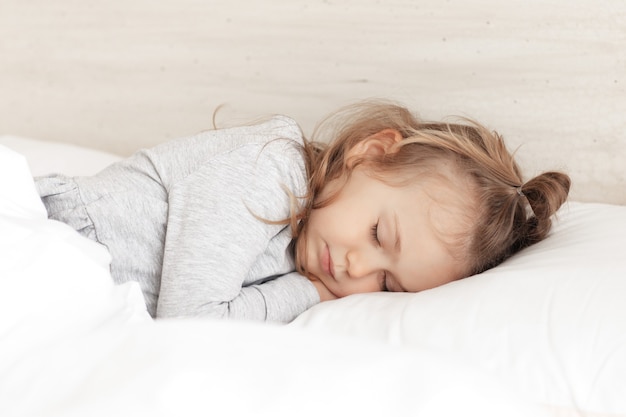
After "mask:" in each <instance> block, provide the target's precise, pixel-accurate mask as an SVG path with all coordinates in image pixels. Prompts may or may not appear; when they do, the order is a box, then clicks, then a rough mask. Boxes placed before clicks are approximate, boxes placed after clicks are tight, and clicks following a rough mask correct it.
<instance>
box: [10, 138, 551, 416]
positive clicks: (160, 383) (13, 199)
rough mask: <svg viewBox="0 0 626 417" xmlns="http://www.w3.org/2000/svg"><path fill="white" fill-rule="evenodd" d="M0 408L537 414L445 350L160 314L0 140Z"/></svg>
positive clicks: (59, 412) (14, 411)
mask: <svg viewBox="0 0 626 417" xmlns="http://www.w3.org/2000/svg"><path fill="white" fill-rule="evenodd" d="M0 230H1V231H2V233H0V416H3V417H8V416H64V417H65V416H81V417H82V416H150V417H154V416H174V415H175V416H182V415H184V416H195V415H198V416H199V415H202V416H206V415H220V416H228V415H237V416H241V415H254V416H265V415H267V416H270V415H271V416H293V415H311V416H313V415H316V416H318V415H330V416H335V415H336V416H349V415H393V416H405V415H406V416H408V415H414V416H434V417H438V416H442V417H443V416H461V415H463V416H473V415H476V416H494V417H495V416H498V417H500V416H520V417H521V416H524V417H529V416H530V417H532V416H541V415H543V414H542V411H541V410H539V409H537V408H536V407H535V406H534V405H533V404H532V403H530V402H527V401H526V400H525V399H524V398H522V397H521V396H519V395H518V394H517V393H515V392H512V391H510V390H508V389H507V388H506V387H503V386H501V385H500V384H499V383H498V382H497V381H496V380H494V379H491V377H489V376H487V375H486V374H484V373H482V372H480V371H478V370H477V369H475V368H473V367H471V366H468V364H466V363H461V362H459V361H457V360H456V359H454V357H452V356H448V355H446V354H442V353H437V352H433V351H429V350H422V349H418V348H412V349H411V350H405V349H403V348H400V347H392V346H390V345H387V344H383V343H377V342H369V343H365V342H362V341H358V342H357V341H356V340H354V339H347V338H342V337H340V336H330V335H328V336H322V335H321V334H318V333H316V332H309V331H307V330H306V329H297V328H293V327H289V326H271V325H265V324H257V323H247V322H224V321H213V320H180V321H158V322H155V321H153V320H151V319H150V317H149V316H148V314H147V313H146V311H145V307H144V305H143V300H142V297H141V293H140V290H139V288H138V286H137V285H135V284H133V283H128V284H125V285H121V286H115V285H113V284H112V282H111V280H110V277H109V275H108V269H107V263H108V260H109V258H108V253H107V252H106V251H105V250H104V249H103V248H102V247H100V246H99V245H97V244H95V243H93V242H91V241H89V240H87V239H84V238H82V237H80V236H79V235H78V234H77V233H75V232H74V231H73V230H71V229H70V228H69V227H67V226H65V225H63V224H60V223H58V222H54V221H52V220H48V219H47V218H46V215H45V210H44V209H43V206H42V205H41V202H40V201H39V200H38V198H37V196H36V194H35V190H34V187H33V183H32V179H31V174H30V172H29V170H28V166H27V164H26V161H25V159H24V158H23V157H22V156H21V155H19V154H17V153H15V152H13V151H11V150H9V149H8V148H6V147H3V146H0Z"/></svg>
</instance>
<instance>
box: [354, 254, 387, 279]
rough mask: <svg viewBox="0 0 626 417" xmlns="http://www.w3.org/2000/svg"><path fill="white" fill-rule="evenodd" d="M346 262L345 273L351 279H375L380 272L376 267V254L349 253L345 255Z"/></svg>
mask: <svg viewBox="0 0 626 417" xmlns="http://www.w3.org/2000/svg"><path fill="white" fill-rule="evenodd" d="M346 257H347V260H348V268H347V272H348V275H350V278H352V279H359V280H362V279H364V278H370V277H372V278H375V277H377V276H378V274H379V273H380V271H381V268H380V267H379V266H378V265H377V264H378V262H377V257H376V254H373V253H367V252H366V251H356V250H353V251H350V252H348V253H347V255H346Z"/></svg>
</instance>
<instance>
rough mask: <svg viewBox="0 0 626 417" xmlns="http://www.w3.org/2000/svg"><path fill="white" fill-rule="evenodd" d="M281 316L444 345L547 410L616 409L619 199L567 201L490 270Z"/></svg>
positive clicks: (624, 348) (623, 307)
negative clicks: (545, 232)
mask: <svg viewBox="0 0 626 417" xmlns="http://www.w3.org/2000/svg"><path fill="white" fill-rule="evenodd" d="M290 325H291V326H295V327H306V328H314V329H319V330H321V331H325V332H334V333H340V334H343V335H353V336H357V337H364V338H368V339H377V340H383V341H386V342H388V343H392V344H396V345H403V346H409V347H419V348H424V347H426V348H434V349H437V350H439V351H442V352H448V353H452V354H454V355H456V356H458V357H460V358H462V359H464V360H465V361H467V362H469V363H471V364H475V365H477V366H479V367H481V368H483V369H485V370H487V371H489V372H490V373H492V374H494V375H496V376H497V377H498V378H499V379H500V380H501V381H502V382H503V383H506V384H509V385H510V387H511V388H512V389H515V390H517V391H518V392H522V393H524V395H526V396H527V397H528V398H529V399H530V400H532V401H535V402H537V403H540V404H542V405H544V406H548V407H551V408H554V409H565V410H577V411H582V412H585V413H617V414H621V413H626V395H625V393H626V207H624V206H612V205H603V204H591V203H575V202H571V203H568V205H566V206H564V207H563V208H562V209H561V210H560V212H559V213H558V219H557V221H556V222H555V227H554V228H553V230H552V233H551V235H550V236H549V237H548V238H547V239H546V240H544V241H542V242H540V243H538V244H536V245H534V246H532V247H530V248H527V249H525V250H524V251H522V252H521V253H519V254H517V255H516V256H514V257H513V258H511V259H509V260H508V261H506V262H504V263H503V264H502V265H500V266H498V267H496V268H493V269H491V270H489V271H486V272H484V273H482V274H480V275H477V276H474V277H471V278H468V279H465V280H461V281H458V282H454V283H451V284H449V285H445V286H442V287H439V288H435V289H433V290H429V291H424V292H421V293H417V294H391V293H376V294H360V295H354V296H350V297H347V298H344V299H340V300H336V301H331V302H326V303H322V304H319V305H317V306H315V307H313V308H312V309H310V310H309V311H307V312H305V313H304V314H302V315H301V316H300V317H298V318H297V319H296V320H295V321H294V322H292V324H290Z"/></svg>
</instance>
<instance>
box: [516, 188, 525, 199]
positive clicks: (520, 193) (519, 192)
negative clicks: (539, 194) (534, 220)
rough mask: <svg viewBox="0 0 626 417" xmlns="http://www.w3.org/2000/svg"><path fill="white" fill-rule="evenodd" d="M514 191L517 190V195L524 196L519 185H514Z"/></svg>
mask: <svg viewBox="0 0 626 417" xmlns="http://www.w3.org/2000/svg"><path fill="white" fill-rule="evenodd" d="M515 191H517V195H519V196H520V197H524V192H523V191H522V186H521V185H520V186H519V187H515Z"/></svg>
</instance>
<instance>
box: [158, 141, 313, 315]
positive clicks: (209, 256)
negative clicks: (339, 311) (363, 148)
mask: <svg viewBox="0 0 626 417" xmlns="http://www.w3.org/2000/svg"><path fill="white" fill-rule="evenodd" d="M298 158H300V154H299V152H298V151H297V150H296V149H295V147H294V145H293V144H290V143H289V142H287V141H280V140H279V141H275V142H270V143H269V144H268V145H266V146H261V145H250V146H241V147H238V148H236V149H234V150H232V151H230V152H227V153H223V154H220V155H217V156H215V157H214V158H213V159H212V160H211V161H210V163H208V164H206V165H205V166H202V167H201V168H200V169H198V170H197V171H196V172H194V173H192V174H190V175H189V176H188V177H186V178H185V179H184V180H182V181H179V182H178V183H177V184H176V185H175V186H173V187H172V188H171V189H170V190H169V215H168V226H167V234H166V243H165V252H164V257H163V271H162V277H161V288H160V293H159V300H158V307H157V317H173V316H215V317H230V318H245V319H255V320H271V321H290V320H292V319H293V318H295V317H296V316H297V315H298V314H300V313H302V312H303V311H304V310H306V309H307V308H309V307H311V306H312V305H313V304H315V303H317V302H318V301H319V295H318V292H317V291H316V288H315V286H314V285H313V284H312V283H311V282H310V281H309V280H308V279H306V278H305V277H302V276H301V275H299V274H297V273H289V272H290V271H291V269H292V265H290V264H289V263H288V261H287V256H288V255H287V253H286V247H287V245H288V242H289V240H290V233H289V230H288V229H286V226H284V225H271V224H267V223H265V222H263V221H262V220H259V219H258V218H256V217H255V216H254V215H252V213H254V214H256V215H257V216H259V217H262V218H267V219H270V220H276V219H282V218H285V217H287V216H288V214H289V210H288V207H289V199H288V196H287V194H286V193H285V191H284V190H283V189H282V187H281V183H282V184H284V185H285V186H287V187H288V188H289V189H291V190H293V191H294V192H295V193H296V194H300V193H303V190H304V184H305V179H304V173H303V172H302V169H301V167H302V165H301V163H300V162H298V161H299V159H298ZM294 171H295V172H294ZM251 212H252V213H251ZM281 240H282V242H283V243H284V244H283V245H281ZM272 245H276V251H273V249H272ZM281 257H282V258H284V259H281ZM255 268H256V270H255ZM282 274H286V275H284V276H281V277H279V278H276V279H274V280H270V281H266V282H263V283H261V284H258V283H257V284H252V283H251V281H255V280H259V279H263V278H264V277H268V276H272V275H282ZM250 284H252V285H250Z"/></svg>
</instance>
